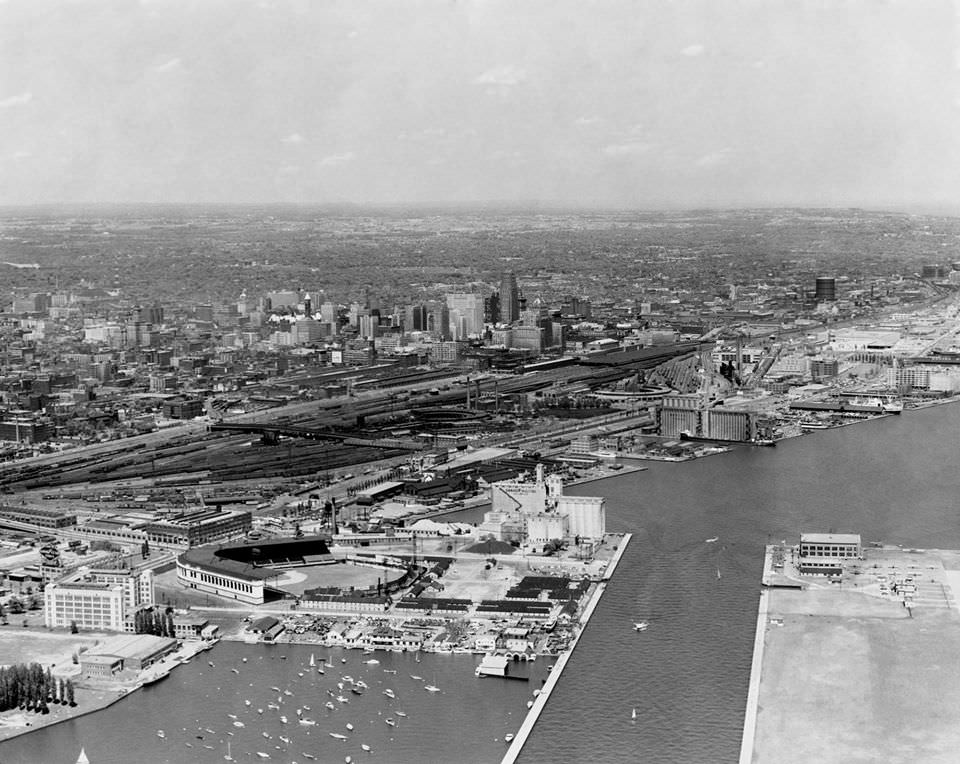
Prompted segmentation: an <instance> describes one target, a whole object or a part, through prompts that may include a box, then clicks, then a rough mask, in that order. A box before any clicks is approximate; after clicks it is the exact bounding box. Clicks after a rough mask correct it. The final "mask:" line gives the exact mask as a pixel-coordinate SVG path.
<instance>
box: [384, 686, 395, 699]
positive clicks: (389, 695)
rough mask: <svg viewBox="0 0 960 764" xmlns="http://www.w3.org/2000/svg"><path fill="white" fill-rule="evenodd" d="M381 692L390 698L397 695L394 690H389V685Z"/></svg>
mask: <svg viewBox="0 0 960 764" xmlns="http://www.w3.org/2000/svg"><path fill="white" fill-rule="evenodd" d="M383 694H384V695H386V696H387V697H388V698H391V699H393V698H396V697H397V696H396V694H395V693H394V691H393V690H391V689H390V688H389V687H388V688H387V689H386V690H384V691H383Z"/></svg>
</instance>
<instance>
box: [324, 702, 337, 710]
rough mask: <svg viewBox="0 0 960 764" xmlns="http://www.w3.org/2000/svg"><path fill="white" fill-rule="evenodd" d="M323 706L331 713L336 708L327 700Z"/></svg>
mask: <svg viewBox="0 0 960 764" xmlns="http://www.w3.org/2000/svg"><path fill="white" fill-rule="evenodd" d="M324 705H325V706H326V707H327V708H329V709H330V710H331V711H333V710H334V709H335V708H336V706H335V705H333V703H331V702H330V701H329V700H328V701H327V702H326V703H324Z"/></svg>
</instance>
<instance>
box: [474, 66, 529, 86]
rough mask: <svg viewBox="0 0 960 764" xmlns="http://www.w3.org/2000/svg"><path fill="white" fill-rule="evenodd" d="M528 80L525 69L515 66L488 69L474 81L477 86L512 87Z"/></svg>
mask: <svg viewBox="0 0 960 764" xmlns="http://www.w3.org/2000/svg"><path fill="white" fill-rule="evenodd" d="M526 78H527V73H526V72H525V71H524V70H523V69H518V68H517V67H515V66H497V67H494V68H493V69H487V71H485V72H484V73H483V74H481V75H479V76H478V77H476V78H475V79H474V80H473V81H474V83H475V84H477V85H500V86H501V87H512V86H513V85H519V84H520V83H521V82H523V81H524V80H525V79H526Z"/></svg>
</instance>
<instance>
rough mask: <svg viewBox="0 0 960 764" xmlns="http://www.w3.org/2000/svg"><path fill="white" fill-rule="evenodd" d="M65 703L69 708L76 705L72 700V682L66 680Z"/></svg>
mask: <svg viewBox="0 0 960 764" xmlns="http://www.w3.org/2000/svg"><path fill="white" fill-rule="evenodd" d="M67 703H69V704H70V705H71V706H75V705H77V703H76V701H75V700H74V699H73V680H72V679H68V680H67Z"/></svg>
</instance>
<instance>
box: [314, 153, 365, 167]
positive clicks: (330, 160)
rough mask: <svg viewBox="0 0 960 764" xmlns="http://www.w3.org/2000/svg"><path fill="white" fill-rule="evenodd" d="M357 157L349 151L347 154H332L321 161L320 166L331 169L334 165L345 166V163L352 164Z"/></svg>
mask: <svg viewBox="0 0 960 764" xmlns="http://www.w3.org/2000/svg"><path fill="white" fill-rule="evenodd" d="M356 157H357V155H356V154H354V153H353V152H352V151H348V152H347V153H345V154H331V155H330V156H325V157H324V158H323V159H321V160H320V166H321V167H330V166H332V165H338V164H344V163H345V162H352V161H353V160H354V159H356Z"/></svg>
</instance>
